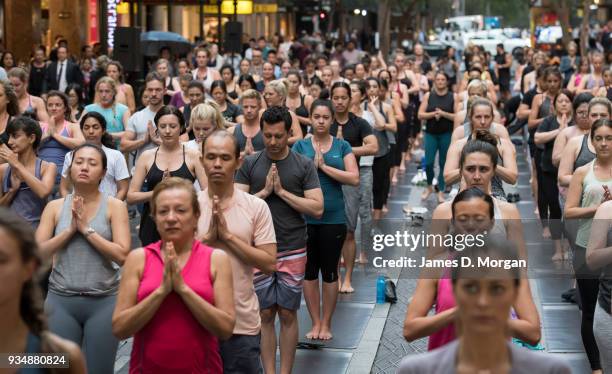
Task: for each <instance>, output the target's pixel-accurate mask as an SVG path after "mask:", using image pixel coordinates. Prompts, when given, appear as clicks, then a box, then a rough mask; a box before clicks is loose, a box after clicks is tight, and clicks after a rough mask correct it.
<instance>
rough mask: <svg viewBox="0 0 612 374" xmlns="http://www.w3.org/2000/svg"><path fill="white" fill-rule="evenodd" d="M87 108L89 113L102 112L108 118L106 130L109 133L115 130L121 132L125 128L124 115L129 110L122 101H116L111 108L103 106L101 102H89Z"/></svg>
mask: <svg viewBox="0 0 612 374" xmlns="http://www.w3.org/2000/svg"><path fill="white" fill-rule="evenodd" d="M85 110H86V111H87V113H89V112H98V113H100V114H101V115H102V116H103V117H104V119H105V120H106V131H107V132H108V133H111V134H112V133H114V132H121V131H124V130H125V128H124V127H123V115H124V114H125V112H129V109H128V107H127V106H125V105H123V104H121V103H116V104H115V105H113V106H111V107H110V108H102V107H101V106H100V105H99V104H89V105H87V106H86V107H85Z"/></svg>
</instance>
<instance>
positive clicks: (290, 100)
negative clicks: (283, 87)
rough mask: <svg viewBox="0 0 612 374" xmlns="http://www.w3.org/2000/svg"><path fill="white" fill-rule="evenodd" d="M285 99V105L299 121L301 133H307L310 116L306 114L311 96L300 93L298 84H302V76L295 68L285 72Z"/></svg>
mask: <svg viewBox="0 0 612 374" xmlns="http://www.w3.org/2000/svg"><path fill="white" fill-rule="evenodd" d="M286 79H287V83H288V85H287V99H286V100H285V106H287V108H289V110H291V111H292V112H293V113H295V115H296V116H297V117H298V120H299V121H300V127H301V128H302V133H303V134H307V133H308V126H310V116H309V114H308V107H309V106H310V104H312V101H313V100H312V98H310V97H307V96H305V95H300V85H301V84H302V77H301V76H300V72H299V71H297V70H289V72H288V73H287V78H286Z"/></svg>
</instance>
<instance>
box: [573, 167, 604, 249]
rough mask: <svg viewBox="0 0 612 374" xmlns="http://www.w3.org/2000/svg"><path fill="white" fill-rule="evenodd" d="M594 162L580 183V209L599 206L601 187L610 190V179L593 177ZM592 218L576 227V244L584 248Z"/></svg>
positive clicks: (587, 242) (601, 196) (586, 219)
mask: <svg viewBox="0 0 612 374" xmlns="http://www.w3.org/2000/svg"><path fill="white" fill-rule="evenodd" d="M594 165H595V161H592V162H591V163H590V164H589V165H588V166H587V167H588V169H589V171H588V172H587V174H586V175H585V176H584V180H583V181H582V198H581V199H580V206H581V207H582V208H588V207H592V206H596V205H599V204H600V203H601V199H602V198H603V195H604V189H603V186H608V188H610V189H612V178H610V179H608V180H600V179H597V177H596V176H595V172H594V171H593V167H594ZM592 223H593V218H582V219H581V220H580V227H578V234H577V235H576V244H577V245H579V246H581V247H583V248H586V246H587V245H588V244H589V235H590V233H591V224H592Z"/></svg>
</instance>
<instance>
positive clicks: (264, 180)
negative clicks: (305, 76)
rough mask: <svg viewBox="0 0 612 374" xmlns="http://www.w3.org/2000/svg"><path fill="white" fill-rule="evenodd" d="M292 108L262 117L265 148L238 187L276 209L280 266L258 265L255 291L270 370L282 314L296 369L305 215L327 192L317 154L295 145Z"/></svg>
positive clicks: (317, 210)
mask: <svg viewBox="0 0 612 374" xmlns="http://www.w3.org/2000/svg"><path fill="white" fill-rule="evenodd" d="M291 123H292V121H291V114H290V113H289V109H287V108H285V107H281V106H276V107H270V108H268V109H266V110H265V111H264V113H263V114H262V117H261V124H262V126H261V128H262V129H261V131H262V133H263V138H264V143H265V146H266V148H265V150H263V151H262V152H259V153H257V154H254V155H250V156H248V157H246V158H245V159H244V161H243V163H242V166H241V167H240V169H239V170H238V173H237V174H236V177H235V182H236V187H238V188H240V189H242V190H243V191H245V192H249V193H251V194H254V195H255V196H257V197H259V198H262V199H264V200H265V201H266V203H267V204H268V207H269V208H270V211H271V213H272V220H273V223H274V231H275V233H276V240H277V243H278V244H277V259H276V271H275V272H274V273H273V274H270V275H266V274H264V273H263V272H261V271H257V272H256V273H255V275H254V277H255V282H254V286H255V292H256V293H257V297H258V299H259V306H260V309H261V319H262V329H261V333H262V339H261V340H262V343H261V348H262V349H261V350H262V361H263V364H264V368H265V372H266V373H273V372H274V367H275V365H276V347H277V343H276V342H277V336H276V331H275V327H274V323H275V320H276V315H278V317H279V320H280V326H281V328H280V344H279V345H280V351H281V360H280V361H281V373H290V372H291V368H292V367H293V362H294V359H295V347H296V344H297V342H298V318H297V310H298V309H299V307H300V302H301V299H302V287H303V280H304V271H305V266H306V236H307V235H306V234H307V232H306V221H305V218H304V215H309V216H313V217H320V216H321V214H323V193H322V192H321V188H320V184H319V178H318V177H317V173H316V169H315V166H314V164H313V162H312V160H310V159H308V158H307V157H305V156H302V155H300V154H298V153H296V152H292V151H291V149H289V133H290V131H291Z"/></svg>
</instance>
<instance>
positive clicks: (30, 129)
mask: <svg viewBox="0 0 612 374" xmlns="http://www.w3.org/2000/svg"><path fill="white" fill-rule="evenodd" d="M6 133H7V135H8V136H9V141H8V144H9V145H10V148H9V147H6V146H0V160H4V161H6V163H5V164H3V165H2V166H0V182H1V183H2V192H0V205H4V206H8V207H10V208H11V210H12V211H14V212H15V213H17V214H18V215H19V216H21V217H22V218H23V219H25V220H26V221H28V223H30V224H31V225H32V227H34V228H36V227H37V226H38V223H39V222H40V216H41V214H42V212H43V209H44V208H45V205H47V198H48V197H49V195H50V194H51V191H52V190H53V185H54V183H55V175H56V166H55V164H54V163H52V162H46V161H43V160H41V159H40V158H38V157H36V152H35V149H36V148H38V145H39V143H40V139H41V136H42V131H41V129H40V126H39V125H38V123H37V122H36V121H34V120H33V119H31V118H29V117H23V116H19V117H16V118H14V119H13V120H12V121H11V122H10V123H9V124H8V126H7V128H6Z"/></svg>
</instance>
